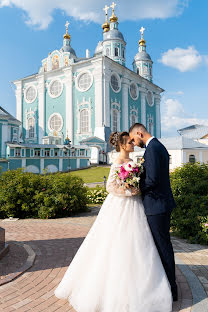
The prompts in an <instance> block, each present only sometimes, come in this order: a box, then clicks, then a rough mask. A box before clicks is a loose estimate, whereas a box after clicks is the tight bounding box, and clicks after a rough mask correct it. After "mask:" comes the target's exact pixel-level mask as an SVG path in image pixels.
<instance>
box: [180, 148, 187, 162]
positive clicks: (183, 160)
mask: <svg viewBox="0 0 208 312" xmlns="http://www.w3.org/2000/svg"><path fill="white" fill-rule="evenodd" d="M181 155H182V157H181V162H182V164H185V163H186V152H185V151H184V150H182V151H181Z"/></svg>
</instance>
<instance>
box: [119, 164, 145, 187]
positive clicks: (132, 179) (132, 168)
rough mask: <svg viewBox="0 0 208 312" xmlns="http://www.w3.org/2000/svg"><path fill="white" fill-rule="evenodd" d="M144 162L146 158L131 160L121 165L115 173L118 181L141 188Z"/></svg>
mask: <svg viewBox="0 0 208 312" xmlns="http://www.w3.org/2000/svg"><path fill="white" fill-rule="evenodd" d="M143 162H144V159H143V158H142V159H141V160H140V161H139V162H138V163H135V162H133V161H129V162H127V163H124V164H123V165H121V166H120V168H119V169H118V170H116V173H115V176H116V180H117V183H118V184H121V185H123V186H126V187H135V188H139V181H140V175H141V173H142V172H143Z"/></svg>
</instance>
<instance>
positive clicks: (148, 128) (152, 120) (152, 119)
mask: <svg viewBox="0 0 208 312" xmlns="http://www.w3.org/2000/svg"><path fill="white" fill-rule="evenodd" d="M150 122H151V124H152V125H153V133H151V129H150V126H149V125H150ZM154 130H155V123H154V117H153V115H152V114H148V115H147V131H148V132H150V134H151V135H154V132H155V131H154Z"/></svg>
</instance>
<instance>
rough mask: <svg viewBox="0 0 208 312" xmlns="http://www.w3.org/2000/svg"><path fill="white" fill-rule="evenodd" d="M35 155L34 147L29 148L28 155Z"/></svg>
mask: <svg viewBox="0 0 208 312" xmlns="http://www.w3.org/2000/svg"><path fill="white" fill-rule="evenodd" d="M34 156H35V150H34V148H31V149H30V157H34Z"/></svg>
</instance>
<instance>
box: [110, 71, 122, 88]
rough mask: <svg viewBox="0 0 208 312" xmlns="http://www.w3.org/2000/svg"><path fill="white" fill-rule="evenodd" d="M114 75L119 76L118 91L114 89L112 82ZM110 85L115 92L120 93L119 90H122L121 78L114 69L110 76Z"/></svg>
mask: <svg viewBox="0 0 208 312" xmlns="http://www.w3.org/2000/svg"><path fill="white" fill-rule="evenodd" d="M113 75H115V76H116V77H117V79H118V84H119V89H118V90H117V91H115V90H114V89H113V87H112V84H111V77H112V76H113ZM110 86H111V89H112V91H113V92H115V93H119V92H120V91H121V78H120V76H119V74H117V73H116V72H114V71H113V72H112V73H111V76H110Z"/></svg>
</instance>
